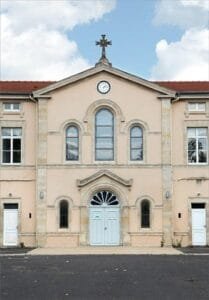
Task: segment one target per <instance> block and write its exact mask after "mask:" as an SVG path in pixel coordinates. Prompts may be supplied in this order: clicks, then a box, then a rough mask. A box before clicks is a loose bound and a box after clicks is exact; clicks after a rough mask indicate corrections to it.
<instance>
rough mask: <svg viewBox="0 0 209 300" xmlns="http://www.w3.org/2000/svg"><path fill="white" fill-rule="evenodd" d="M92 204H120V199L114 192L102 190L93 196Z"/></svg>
mask: <svg viewBox="0 0 209 300" xmlns="http://www.w3.org/2000/svg"><path fill="white" fill-rule="evenodd" d="M91 205H103V206H106V205H119V201H118V199H117V197H116V196H115V195H114V194H113V193H112V192H109V191H100V192H98V193H96V194H95V195H94V196H93V197H92V199H91Z"/></svg>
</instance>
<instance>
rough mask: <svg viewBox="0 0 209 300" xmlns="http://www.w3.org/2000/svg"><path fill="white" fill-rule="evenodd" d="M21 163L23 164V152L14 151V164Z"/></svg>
mask: <svg viewBox="0 0 209 300" xmlns="http://www.w3.org/2000/svg"><path fill="white" fill-rule="evenodd" d="M20 162H21V152H20V151H13V163H20Z"/></svg>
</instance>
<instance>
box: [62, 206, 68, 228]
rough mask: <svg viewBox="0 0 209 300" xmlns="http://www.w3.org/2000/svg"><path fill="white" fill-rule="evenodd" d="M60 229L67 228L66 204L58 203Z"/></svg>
mask: <svg viewBox="0 0 209 300" xmlns="http://www.w3.org/2000/svg"><path fill="white" fill-rule="evenodd" d="M60 228H68V203H67V201H61V202H60Z"/></svg>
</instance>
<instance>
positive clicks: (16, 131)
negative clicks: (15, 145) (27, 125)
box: [13, 128, 22, 136]
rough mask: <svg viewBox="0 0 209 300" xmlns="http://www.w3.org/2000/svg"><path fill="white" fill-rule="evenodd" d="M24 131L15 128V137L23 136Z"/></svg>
mask: <svg viewBox="0 0 209 300" xmlns="http://www.w3.org/2000/svg"><path fill="white" fill-rule="evenodd" d="M21 135H22V129H21V128H13V136H21Z"/></svg>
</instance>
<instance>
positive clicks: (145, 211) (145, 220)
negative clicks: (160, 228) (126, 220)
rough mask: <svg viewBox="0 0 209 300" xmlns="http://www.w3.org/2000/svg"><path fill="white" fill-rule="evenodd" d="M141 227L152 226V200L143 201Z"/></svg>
mask: <svg viewBox="0 0 209 300" xmlns="http://www.w3.org/2000/svg"><path fill="white" fill-rule="evenodd" d="M141 227H142V228H149V227H150V202H149V201H148V200H143V201H142V202H141Z"/></svg>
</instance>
